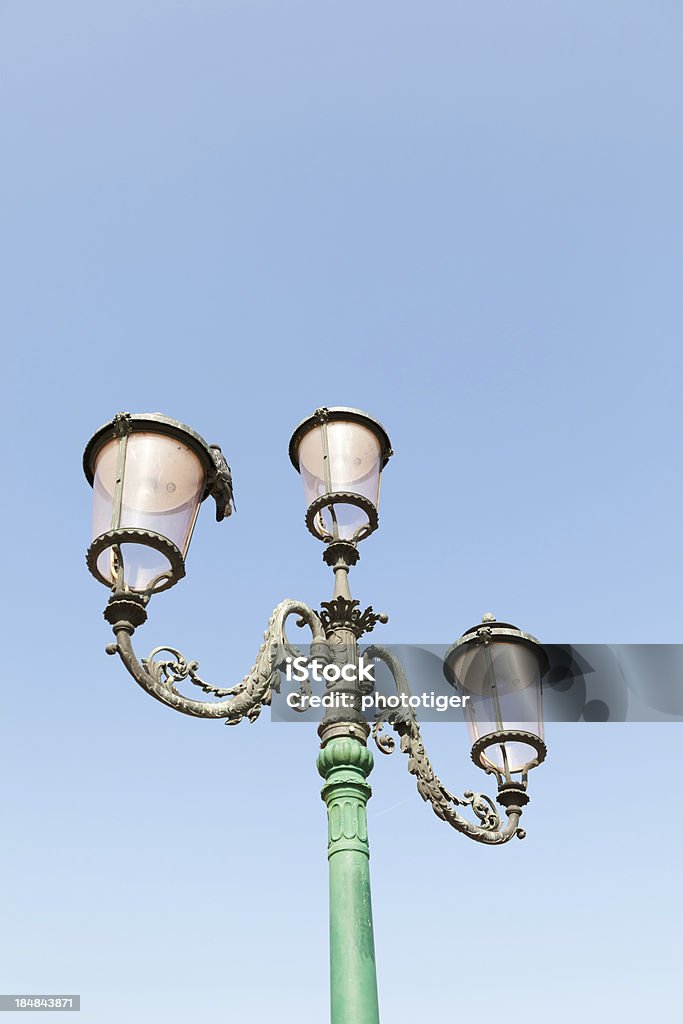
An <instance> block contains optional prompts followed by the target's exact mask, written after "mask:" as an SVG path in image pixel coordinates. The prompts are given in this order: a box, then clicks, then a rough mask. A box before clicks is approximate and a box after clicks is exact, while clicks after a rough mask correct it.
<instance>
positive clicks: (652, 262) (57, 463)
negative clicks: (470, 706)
mask: <svg viewBox="0 0 683 1024" xmlns="http://www.w3.org/2000/svg"><path fill="white" fill-rule="evenodd" d="M682 22H683V12H682V11H681V8H680V5H678V4H674V3H672V2H664V0H658V2H650V3H647V4H645V3H635V2H630V0H618V2H616V0H613V2H609V0H605V2H602V3H597V4H596V3H590V4H589V3H574V4H560V3H557V2H555V0H550V2H549V0H546V2H543V3H540V2H536V3H532V2H525V3H523V4H515V5H510V4H506V3H501V2H491V3H489V4H487V5H485V7H481V5H472V4H465V3H461V2H459V0H449V2H430V0H427V2H424V3H421V4H419V5H417V4H409V3H404V2H395V0H394V2H392V3H387V2H384V0H378V2H376V3H374V4H372V5H370V6H368V5H366V4H363V5H361V4H356V3H351V4H346V5H344V6H339V5H331V4H321V3H311V2H309V0H300V2H291V3H286V4H285V3H278V4H275V3H259V2H257V0H252V2H250V3H245V2H240V3H235V2H233V3H230V2H221V3H217V2H211V0H202V2H201V3H197V4H187V3H180V2H176V3H172V2H167V3H158V2H150V0H137V2H136V3H129V2H126V0H123V2H120V3H118V4H116V5H113V6H112V5H109V4H103V3H92V2H88V3H85V2H75V0H74V2H67V3H65V4H59V5H57V4H50V3H37V2H33V0H22V2H17V0H5V3H3V4H2V5H1V7H0V104H1V114H2V124H3V158H2V163H1V166H0V182H1V184H2V191H1V196H2V204H1V217H2V229H1V232H0V238H1V242H0V259H1V260H2V281H3V285H4V287H3V300H2V303H1V304H0V328H1V331H2V338H3V340H4V343H5V344H4V356H3V382H4V388H3V399H4V400H3V413H4V422H5V444H4V446H3V453H2V454H3V464H4V475H5V480H6V496H5V500H4V502H3V518H4V536H5V538H6V550H5V587H4V594H5V611H4V614H3V622H4V623H5V626H6V633H5V650H6V658H5V676H6V680H7V683H6V691H5V692H6V698H5V701H4V715H3V721H2V741H1V744H0V749H1V750H2V784H1V793H2V796H1V801H2V803H1V806H2V808H3V822H4V829H3V841H2V844H0V848H1V850H2V853H1V857H2V860H1V864H2V907H3V914H2V922H3V923H2V928H0V964H1V965H2V966H1V967H0V979H1V981H0V988H1V989H2V991H4V992H13V991H21V990H23V991H33V992H50V991H57V990H61V991H67V992H80V993H81V995H82V1005H83V1010H82V1012H81V1017H80V1020H81V1021H82V1022H83V1024H110V1022H112V1024H113V1022H119V1021H121V1020H122V1019H126V1020H128V1021H131V1022H133V1024H137V1022H143V1021H144V1022H145V1024H148V1022H154V1021H164V1022H165V1024H175V1022H180V1021H183V1022H184V1021H186V1020H187V1019H189V1018H190V1017H191V1019H192V1020H194V1021H198V1022H199V1021H201V1022H204V1021H206V1022H213V1021H219V1020H231V1019H247V1020H254V1021H259V1020H266V1019H272V1017H273V1016H274V1015H275V1014H277V1017H278V1020H279V1021H280V1022H281V1024H290V1022H294V1021H296V1022H297V1024H305V1022H311V1024H312V1022H319V1021H320V1020H323V1019H325V1015H326V1013H327V915H326V900H327V888H326V885H327V883H326V860H325V835H326V831H325V822H324V807H323V804H322V803H321V801H320V799H319V795H318V792H319V780H318V778H317V775H316V773H315V769H314V760H315V753H316V736H315V733H314V732H313V731H312V730H311V729H309V728H307V727H305V726H303V725H301V726H299V725H297V726H292V727H288V726H279V727H275V726H274V725H273V726H271V724H270V722H269V721H268V720H267V718H264V720H263V721H260V722H258V723H257V724H256V725H254V726H248V725H243V726H241V727H240V728H238V729H234V730H229V731H228V730H226V729H224V728H223V727H222V726H221V725H220V724H218V723H209V722H201V721H193V720H190V719H186V718H184V717H182V716H180V715H176V714H174V713H173V712H171V711H170V710H167V709H165V708H163V707H161V706H160V705H157V704H156V703H155V702H153V701H152V700H150V699H149V698H147V697H146V696H145V695H144V694H142V693H141V692H140V691H139V690H138V689H137V688H136V687H135V686H134V684H133V682H132V681H131V680H130V679H129V678H128V677H127V676H126V675H125V673H124V672H123V670H122V668H121V667H120V666H119V665H118V664H117V663H115V661H114V659H109V658H106V657H105V655H104V651H103V648H104V645H105V644H106V643H108V642H109V639H110V636H109V633H108V629H107V627H106V624H105V623H104V622H103V620H102V618H101V610H102V608H103V607H104V604H105V601H106V596H107V595H106V591H105V589H104V588H103V587H101V586H98V585H97V584H96V583H95V582H94V581H93V580H92V579H91V578H90V577H89V576H88V574H87V572H86V569H85V565H84V553H85V550H86V548H87V546H88V543H89V528H90V490H89V488H88V486H87V484H86V482H85V479H84V478H83V475H82V470H81V466H80V459H81V453H82V449H83V447H84V445H85V442H86V441H87V439H88V437H89V436H90V434H91V433H92V432H93V431H94V429H95V428H96V427H98V426H99V425H100V424H101V423H102V422H104V421H105V420H107V419H108V418H110V417H111V416H112V415H113V414H114V413H115V412H117V411H118V410H120V409H131V410H135V411H157V410H159V411H163V412H166V413H168V414H169V415H172V416H175V417H177V418H178V419H181V420H184V421H185V422H187V423H189V424H190V425H192V426H193V427H194V428H195V429H197V430H198V431H199V432H200V433H201V434H203V435H204V436H205V437H206V438H207V440H209V441H218V442H220V443H221V444H222V445H223V448H224V451H225V452H226V454H227V456H228V459H229V461H230V463H231V465H232V467H233V471H234V477H235V484H236V493H237V502H238V514H237V515H236V516H234V517H233V519H232V520H230V521H229V522H228V523H224V524H222V525H217V524H216V523H215V522H213V516H212V514H211V511H210V509H208V508H207V509H206V510H205V511H204V515H203V516H202V517H200V521H199V524H198V528H197V531H196V533H195V537H194V540H193V543H192V548H191V551H190V555H189V559H188V577H187V579H186V580H184V581H183V582H182V584H181V585H179V586H178V587H177V588H176V589H175V590H173V591H171V592H169V593H168V594H165V595H163V596H160V597H159V598H158V599H157V600H156V605H155V606H152V607H151V615H150V621H149V623H148V624H147V625H146V626H145V628H144V630H141V631H140V633H139V635H138V637H137V642H138V647H139V649H140V652H141V653H142V654H145V653H147V651H148V650H149V649H151V648H152V647H154V646H156V645H157V644H161V643H164V642H168V643H171V644H173V645H174V646H177V647H180V648H181V649H182V650H183V651H185V652H186V653H187V654H188V656H191V657H193V658H198V659H199V660H200V661H201V667H202V674H203V675H204V676H205V677H207V678H211V679H215V680H216V682H217V683H218V684H225V685H228V684H229V683H232V682H235V681H237V680H238V679H240V678H241V677H242V675H243V674H244V672H245V671H246V670H247V668H248V667H249V666H250V665H251V663H252V661H253V657H254V655H255V652H256V650H257V647H258V644H259V642H260V639H261V633H262V630H263V628H265V625H266V622H267V619H268V616H269V614H270V611H271V609H272V608H273V606H274V605H275V604H276V603H277V602H278V601H279V600H280V599H281V598H282V597H284V596H291V597H296V598H301V599H303V600H306V601H308V602H309V603H311V604H317V603H318V602H319V601H321V600H324V599H327V597H328V596H329V591H330V588H331V581H330V579H329V578H328V577H329V571H328V570H327V569H326V567H325V566H324V565H323V563H322V560H321V545H319V544H318V543H317V542H315V541H314V540H313V539H312V538H311V537H310V536H309V535H308V534H307V532H306V530H305V528H304V525H303V515H304V508H303V499H302V489H301V485H300V480H299V478H298V477H297V475H296V474H295V473H294V472H293V470H292V468H291V466H290V464H289V461H288V458H287V443H288V440H289V436H290V432H291V430H292V428H293V427H294V426H295V425H296V424H297V423H298V422H299V420H300V419H301V418H302V417H303V416H305V415H306V414H307V413H309V412H310V411H312V410H313V409H314V408H315V407H316V406H319V405H322V404H328V405H334V404H342V405H353V406H358V407H361V408H365V409H367V410H368V411H369V412H370V413H372V414H373V415H375V416H377V417H378V418H379V419H380V420H381V421H382V422H383V423H384V424H385V426H386V427H387V430H388V432H389V434H390V436H391V439H392V442H393V445H394V449H395V451H396V457H395V458H394V459H392V461H391V463H390V465H389V467H388V469H387V471H386V474H385V479H384V481H383V485H382V507H381V510H380V514H381V528H380V531H379V532H378V533H377V534H376V535H375V536H373V537H372V538H370V539H369V540H368V541H367V543H366V544H365V545H364V549H363V552H362V560H361V562H360V564H359V565H358V567H357V568H356V569H355V570H354V573H353V578H352V581H351V583H352V587H353V590H354V593H355V595H356V596H357V597H358V598H359V599H360V600H361V601H362V602H363V603H364V604H365V603H372V604H373V605H374V607H375V608H376V609H377V610H381V611H385V610H386V611H387V612H389V614H390V622H389V624H388V625H387V626H386V627H382V631H381V635H380V633H379V627H378V632H377V633H376V634H375V636H376V637H377V639H378V641H380V640H381V639H384V640H386V641H393V642H399V643H407V642H416V643H447V642H450V641H451V640H453V639H455V638H456V637H457V636H459V635H460V634H461V633H462V632H463V630H464V629H466V628H467V627H469V626H471V625H472V624H473V623H474V622H475V621H477V620H478V618H479V617H480V616H481V614H482V612H484V611H486V610H489V609H490V610H492V611H494V612H495V613H496V614H497V615H498V616H499V617H500V618H505V619H507V620H509V621H513V622H516V623H517V624H518V625H519V626H521V627H522V628H524V629H527V630H529V631H531V632H533V633H535V634H536V635H537V636H539V637H540V638H541V639H545V640H547V641H548V642H556V643H603V642H604V643H636V642H649V643H656V642H669V643H675V642H679V641H681V640H682V639H683V636H682V635H681V628H680V623H679V617H680V616H679V599H680V574H681V565H682V564H683V545H682V542H681V530H680V520H681V514H682V510H683V487H682V486H681V469H680V466H681V455H680V450H681V443H680V439H681V436H682V430H681V427H682V424H681V418H682V417H681V400H680V379H681V369H682V367H681V362H682V359H681V350H680V337H681V327H682V322H681V321H682V320H683V316H682V313H681V304H680V298H679V293H680V275H681V269H680V268H681V238H682V237H683V234H682V227H683V216H682V209H681V198H680V196H681V189H680V182H681V180H682V177H683V175H682V171H683V168H682V166H681V165H682V162H683V160H682V157H683V143H682V139H681V133H680V119H681V105H682V97H683V88H682V87H683V71H682V69H681V67H682V66H681V60H680V39H681V29H682V28H683V24H682ZM426 738H427V741H428V749H429V751H430V753H432V754H433V760H434V761H435V763H436V767H437V769H438V770H439V771H440V773H441V774H442V776H443V778H444V781H445V782H446V783H447V784H448V785H449V786H451V787H452V788H453V789H455V790H458V791H462V790H464V789H467V788H475V787H477V786H478V785H483V784H484V782H485V781H486V780H485V779H484V777H483V776H480V773H477V772H476V770H475V769H474V767H473V766H472V765H471V763H470V761H469V752H468V749H467V739H466V735H465V730H464V728H463V729H458V728H457V727H456V726H453V727H452V728H449V727H447V726H442V727H438V726H432V727H431V729H430V730H429V731H428V732H427V733H426ZM548 740H549V746H550V756H549V758H548V761H547V763H546V764H545V765H544V766H543V767H542V768H540V769H539V770H538V772H537V773H536V777H535V778H533V779H532V803H531V806H530V808H529V810H528V813H527V814H526V815H525V817H526V819H527V820H526V822H525V824H526V827H527V832H528V838H527V839H526V840H525V841H524V843H514V844H510V846H508V847H506V848H504V849H498V850H495V849H494V850H487V849H481V848H479V847H478V846H476V845H475V844H472V843H468V842H467V841H466V840H465V839H464V838H463V837H460V836H458V835H456V834H454V833H452V832H451V831H450V830H449V829H447V828H446V827H445V826H444V825H443V824H442V823H440V822H439V821H437V819H436V818H435V817H434V816H433V815H432V814H431V812H430V811H429V808H427V807H426V806H425V805H423V804H422V801H421V800H420V799H419V798H418V796H417V794H416V792H415V790H414V786H413V781H412V779H411V778H410V777H409V776H408V774H407V772H406V770H405V764H403V763H401V761H400V760H399V755H398V754H395V755H394V756H393V757H392V758H389V759H387V758H381V756H380V755H377V759H376V760H377V761H378V762H380V763H378V764H377V767H376V770H375V773H374V775H373V778H372V781H373V787H374V791H375V792H374V796H373V798H372V801H371V804H370V808H369V824H370V839H371V849H372V862H371V868H372V877H373V899H374V911H375V927H376V943H377V959H378V968H379V980H380V1000H381V1007H382V1011H383V1016H384V1019H385V1020H395V1021H404V1020H409V1019H412V1018H414V1017H415V1016H416V1015H419V1016H420V1018H421V1019H428V1020H430V1021H432V1022H434V1024H442V1022H443V1024H445V1022H449V1021H451V1020H452V1019H453V1015H454V1014H455V1013H460V1014H463V1015H467V1014H472V1013H475V1012H481V1011H482V1010H483V1009H484V1008H496V1009H498V1010H500V1011H502V1009H503V1008H505V1014H506V1019H507V1020H509V1021H511V1022H514V1024H517V1022H520V1024H522V1022H524V1024H535V1022H540V1021H546V1020H547V1019H549V1018H550V1017H552V1019H553V1020H554V1021H556V1022H558V1024H564V1022H568V1021H570V1020H571V1021H574V1020H575V1019H576V1016H577V1014H580V1015H582V1016H583V1017H584V1018H585V1019H587V1020H598V1019H600V1018H601V1016H602V1015H607V1014H609V1016H610V1018H613V1017H614V1016H615V1015H616V1014H617V1013H618V1014H619V1019H620V1020H622V1021H631V1020H633V1021H635V1020H640V1019H642V1016H643V1014H644V1013H645V1012H647V1013H649V1014H664V1013H665V1012H667V1011H668V1012H671V1011H672V1008H674V1007H675V1006H677V1005H678V1003H679V1001H680V996H679V985H678V981H677V973H676V971H677V964H674V951H675V950H676V949H677V946H678V928H677V920H676V918H677V916H678V914H679V913H680V909H681V907H680V897H679V892H680V884H679V858H678V856H677V853H678V849H679V847H680V841H681V829H680V825H679V822H678V819H677V816H676V813H675V808H674V801H675V800H676V799H677V796H678V793H677V788H676V780H677V777H678V774H679V759H678V754H679V750H680V726H679V725H677V724H671V725H669V724H667V725H663V724H656V725H647V726H646V725H635V724H628V725H617V724H607V725H593V726H586V725H581V726H579V725H552V726H551V727H549V729H548ZM478 776H479V777H478ZM510 970H511V971H512V972H513V976H514V979H515V984H514V985H513V986H512V989H511V987H510V983H509V977H510V975H509V973H508V972H509V971H510Z"/></svg>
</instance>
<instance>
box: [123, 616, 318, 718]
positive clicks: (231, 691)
mask: <svg viewBox="0 0 683 1024" xmlns="http://www.w3.org/2000/svg"><path fill="white" fill-rule="evenodd" d="M290 615H296V616H297V617H298V620H299V625H302V626H303V625H307V626H308V627H309V629H310V630H311V633H312V640H311V658H312V659H313V658H321V659H325V660H327V659H328V658H329V645H328V643H327V640H326V639H325V634H324V631H323V627H322V623H321V621H320V619H319V617H318V615H317V614H316V613H315V612H314V611H313V610H312V609H311V608H309V607H308V605H306V604H303V603H302V602H301V601H293V600H290V599H287V600H285V601H282V602H281V603H280V604H279V605H278V606H277V608H275V610H274V611H273V614H272V615H271V617H270V621H269V623H268V628H267V629H266V631H265V633H264V635H263V643H262V644H261V647H260V648H259V652H258V654H257V656H256V661H255V663H254V665H253V667H252V668H251V669H250V671H249V672H248V673H247V674H246V675H245V677H244V679H242V681H241V682H240V683H238V684H237V685H236V686H232V687H230V688H228V689H223V688H221V687H217V686H213V685H211V684H210V683H207V682H205V681H204V680H203V679H202V678H201V677H200V676H199V675H198V671H197V670H198V668H199V665H198V663H197V662H196V661H189V660H188V659H187V658H186V657H185V656H184V655H183V654H181V653H180V651H178V650H176V649H175V648H174V647H156V648H155V649H154V650H153V651H152V652H151V654H150V655H149V657H148V658H144V659H143V660H142V661H139V660H138V658H137V657H136V655H135V652H134V651H133V645H132V641H131V635H132V633H133V632H134V630H135V628H136V626H138V625H140V624H141V623H142V622H144V620H145V617H146V613H145V611H144V607H142V606H141V604H140V603H139V602H137V601H134V600H131V599H130V597H127V598H117V597H116V596H114V597H113V598H112V599H111V601H110V603H109V606H108V608H107V611H106V612H105V616H106V617H107V619H108V620H109V622H111V624H112V628H113V630H114V635H115V636H116V643H115V644H111V645H110V646H109V647H108V648H107V652H108V653H109V654H118V655H119V656H120V658H121V660H122V661H123V664H124V665H125V666H126V668H127V669H128V671H129V672H130V674H131V675H132V677H133V679H135V681H136V683H138V684H139V685H140V686H141V687H142V689H143V690H145V691H146V692H147V693H149V694H150V695H151V696H152V697H155V698H156V700H158V701H161V703H162V704H166V705H167V706H168V707H172V708H174V709H175V710H176V711H180V712H181V713H182V714H185V715H191V716H193V717H195V718H223V719H225V721H226V724H227V725H237V724H238V722H241V721H242V719H243V718H248V719H249V721H250V722H253V721H255V720H256V719H257V718H258V716H259V715H260V713H261V711H262V709H263V708H264V707H265V706H267V705H269V704H270V700H271V694H272V692H273V690H275V691H276V692H277V691H278V689H279V686H280V667H281V666H282V664H283V663H284V660H285V658H286V657H287V656H296V655H297V654H298V652H297V650H296V648H295V647H293V646H292V645H291V644H290V643H289V641H288V639H287V634H286V632H285V622H286V620H287V619H288V618H289V617H290ZM163 653H166V654H169V655H171V657H170V658H168V657H167V658H159V657H158V655H160V654H163ZM183 680H189V681H190V682H192V683H194V685H195V686H199V687H200V688H201V689H202V690H203V691H204V693H209V694H213V695H214V696H216V697H220V698H221V699H220V700H217V701H203V700H194V699H192V698H191V697H186V696H185V695H184V694H182V693H180V691H179V690H178V688H177V686H176V684H177V683H178V682H181V681H183Z"/></svg>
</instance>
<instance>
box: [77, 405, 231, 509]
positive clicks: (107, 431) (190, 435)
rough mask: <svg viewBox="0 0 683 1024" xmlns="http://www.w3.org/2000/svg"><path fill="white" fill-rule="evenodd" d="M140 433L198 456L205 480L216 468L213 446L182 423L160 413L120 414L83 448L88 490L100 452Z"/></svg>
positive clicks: (95, 434) (96, 432) (97, 432)
mask: <svg viewBox="0 0 683 1024" xmlns="http://www.w3.org/2000/svg"><path fill="white" fill-rule="evenodd" d="M142 432H146V433H152V434H154V433H156V434H165V435H166V436H167V437H169V436H170V437H176V438H177V439H178V440H179V441H182V442H183V444H186V445H187V446H188V448H192V450H193V451H195V452H196V453H197V455H199V457H200V459H201V460H202V462H203V463H204V466H205V469H206V473H207V477H208V476H210V475H211V474H212V473H213V472H214V469H215V466H214V460H213V456H212V454H211V447H212V446H211V445H209V444H208V443H207V442H206V441H205V440H204V438H203V437H202V436H201V435H200V434H198V433H197V431H196V430H193V429H192V428H191V427H188V426H187V425H186V424H185V423H181V422H180V421H179V420H174V419H171V417H170V416H164V415H163V413H160V412H141V413H127V412H120V413H117V415H116V416H114V418H113V419H112V420H110V421H109V423H105V424H104V425H103V426H101V427H100V428H99V430H96V431H95V433H94V434H93V436H92V437H91V438H90V440H89V441H88V443H87V445H86V446H85V451H84V452H83V471H84V473H85V475H86V477H87V479H88V483H89V484H90V486H91V487H92V485H93V481H94V479H95V459H96V458H97V453H98V452H99V450H100V448H102V446H103V445H105V444H106V443H107V442H108V441H112V440H113V439H114V438H116V437H121V436H123V435H124V434H133V433H142ZM214 447H215V446H214ZM207 494H208V490H207ZM205 496H206V495H205Z"/></svg>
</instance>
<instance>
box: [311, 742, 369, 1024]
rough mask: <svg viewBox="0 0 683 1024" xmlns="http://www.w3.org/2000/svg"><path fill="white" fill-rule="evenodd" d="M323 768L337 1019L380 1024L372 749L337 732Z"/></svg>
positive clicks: (321, 757) (340, 1023) (321, 760)
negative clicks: (369, 808)
mask: <svg viewBox="0 0 683 1024" xmlns="http://www.w3.org/2000/svg"><path fill="white" fill-rule="evenodd" d="M318 771H319V772H320V774H321V775H322V776H323V778H324V779H325V785H324V786H323V788H322V797H323V800H324V801H325V803H326V804H327V816H328V825H329V830H328V845H327V856H328V859H329V863H330V998H331V1006H332V1024H379V1004H378V1001H377V974H376V969H375V942H374V936H373V930H372V905H371V900H370V863H369V860H370V848H369V846H368V824H367V817H366V812H365V808H366V804H367V802H368V799H369V798H370V796H371V793H372V790H371V789H370V786H369V785H368V782H367V777H368V775H369V774H370V772H371V771H372V752H371V751H370V750H368V748H367V747H366V745H365V743H364V742H361V740H359V739H356V738H354V737H352V736H336V737H333V738H332V739H330V740H328V742H327V743H326V744H325V746H324V747H323V749H322V750H321V751H320V753H319V754H318Z"/></svg>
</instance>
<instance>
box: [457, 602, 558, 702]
mask: <svg viewBox="0 0 683 1024" xmlns="http://www.w3.org/2000/svg"><path fill="white" fill-rule="evenodd" d="M496 640H503V641H507V642H508V643H519V644H524V645H525V646H527V647H530V648H531V649H532V650H533V652H534V654H535V655H536V657H537V659H538V664H539V669H540V673H541V676H544V675H545V674H546V672H547V671H548V667H549V665H548V656H547V654H546V653H545V650H544V648H543V645H542V644H541V641H540V640H537V639H536V637H535V636H532V635H531V633H524V632H523V631H522V630H521V629H518V628H517V626H513V625H512V624H511V623H510V622H498V620H497V619H496V617H495V616H494V615H492V614H491V612H486V614H485V615H483V616H482V620H481V622H479V623H477V625H476V626H471V627H470V629H467V630H465V632H464V633H463V635H462V636H461V637H460V639H459V640H456V641H455V643H454V644H451V646H450V647H449V648H448V650H447V651H446V654H445V656H444V662H443V671H444V675H445V676H446V679H447V680H448V682H449V683H450V684H451V686H453V685H455V673H454V671H453V661H454V659H455V655H456V654H458V653H459V652H460V650H461V648H463V647H469V646H472V645H475V644H487V643H492V642H493V643H495V641H496Z"/></svg>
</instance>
